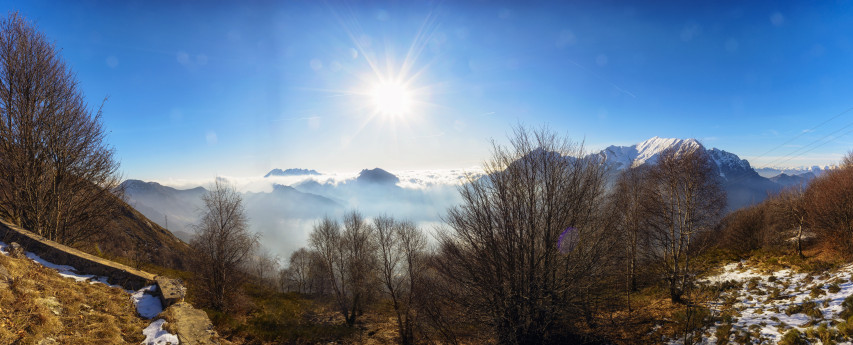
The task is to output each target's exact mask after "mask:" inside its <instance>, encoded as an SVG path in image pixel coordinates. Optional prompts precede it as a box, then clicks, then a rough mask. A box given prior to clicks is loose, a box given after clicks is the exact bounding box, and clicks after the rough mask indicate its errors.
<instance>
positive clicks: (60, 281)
mask: <svg viewBox="0 0 853 345" xmlns="http://www.w3.org/2000/svg"><path fill="white" fill-rule="evenodd" d="M0 265H2V266H4V267H6V268H7V269H8V270H9V273H10V274H11V276H12V278H13V281H12V283H11V284H10V285H9V286H8V287H6V288H3V287H0V344H38V343H39V342H40V341H42V340H44V339H47V338H52V339H53V340H55V341H56V342H57V343H59V344H124V343H135V344H138V343H140V342H142V340H143V339H144V337H143V336H142V329H143V328H144V327H145V326H147V322H146V321H144V320H142V319H140V318H139V317H137V315H136V308H135V307H134V305H133V303H132V302H131V301H130V298H129V296H128V294H127V293H126V292H125V291H123V290H121V289H118V288H111V287H108V286H106V285H103V284H89V283H88V282H82V283H80V282H76V281H74V280H73V279H69V278H63V277H61V276H60V275H59V274H58V273H56V271H54V270H52V269H49V268H46V267H44V266H41V265H39V264H36V263H34V262H32V261H30V260H28V259H13V258H10V257H8V256H6V255H0Z"/></svg>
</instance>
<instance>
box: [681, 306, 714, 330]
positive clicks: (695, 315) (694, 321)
mask: <svg viewBox="0 0 853 345" xmlns="http://www.w3.org/2000/svg"><path fill="white" fill-rule="evenodd" d="M688 309H689V311H690V313H689V315H688ZM673 319H674V320H675V322H676V324H677V325H678V329H679V330H686V331H688V332H692V331H695V330H697V329H700V328H702V327H704V326H705V325H706V324H708V322H709V321H710V320H711V310H710V309H708V308H705V307H701V306H691V307H689V308H684V309H681V310H679V311H677V312H675V314H673Z"/></svg>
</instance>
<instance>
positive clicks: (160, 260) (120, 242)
mask: <svg viewBox="0 0 853 345" xmlns="http://www.w3.org/2000/svg"><path fill="white" fill-rule="evenodd" d="M115 202H117V203H119V207H120V208H121V216H120V217H117V218H116V219H114V220H113V221H112V223H111V226H109V227H107V228H105V229H104V231H103V233H101V234H100V236H97V238H95V239H94V240H93V241H92V243H91V245H90V246H85V247H83V248H81V249H82V250H84V251H88V252H90V253H93V254H96V255H103V256H107V257H122V258H125V260H127V261H131V264H132V265H139V264H141V263H151V264H155V265H158V266H164V267H171V268H177V269H183V268H185V263H186V258H187V253H188V252H189V246H188V245H187V244H186V243H185V242H183V241H181V240H180V239H178V238H177V237H175V235H173V234H172V233H171V232H169V231H168V230H166V229H164V228H163V227H161V226H159V225H158V224H157V223H155V222H152V221H151V220H149V219H148V218H146V217H145V216H144V215H142V213H140V212H139V211H137V210H135V209H134V208H133V207H131V206H130V205H128V204H127V203H126V202H124V201H122V200H119V199H118V198H116V199H115Z"/></svg>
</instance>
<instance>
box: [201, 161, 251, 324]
mask: <svg viewBox="0 0 853 345" xmlns="http://www.w3.org/2000/svg"><path fill="white" fill-rule="evenodd" d="M202 200H203V201H204V209H203V210H202V212H203V214H202V216H201V219H200V220H199V222H198V223H197V224H195V235H194V237H193V239H192V241H190V246H191V247H192V249H193V250H194V254H195V255H194V256H193V257H192V263H191V265H192V268H193V271H194V272H196V276H197V277H198V280H199V284H196V286H198V289H199V295H200V297H201V300H202V301H203V303H204V304H206V305H207V306H209V307H211V308H213V309H215V310H227V309H228V308H229V307H230V306H231V305H230V303H231V302H232V298H233V296H234V292H236V291H239V288H240V287H241V285H242V284H243V283H244V282H245V281H246V279H247V274H246V273H245V272H244V268H245V267H246V264H247V263H248V262H249V261H250V260H251V255H252V253H253V252H254V251H255V249H256V248H257V246H258V236H257V235H256V234H252V233H251V232H249V221H248V219H247V218H246V210H245V209H244V208H243V200H242V198H241V197H240V194H239V193H238V192H237V191H236V190H235V189H234V187H233V186H232V185H230V184H228V183H227V182H224V181H222V180H221V179H218V178H217V179H216V181H215V182H214V184H213V186H211V188H210V189H209V191H208V192H207V193H206V194H205V195H204V196H203V197H202Z"/></svg>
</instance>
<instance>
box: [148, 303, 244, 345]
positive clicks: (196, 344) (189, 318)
mask: <svg viewBox="0 0 853 345" xmlns="http://www.w3.org/2000/svg"><path fill="white" fill-rule="evenodd" d="M160 315H162V316H163V318H165V319H166V321H167V322H168V324H167V327H168V331H169V332H171V333H173V334H175V335H177V336H178V340H179V341H180V342H181V344H182V345H211V344H215V345H220V344H222V345H227V344H229V343H228V342H227V341H225V340H221V339H219V334H217V333H216V331H214V330H213V323H211V322H210V319H209V318H208V317H207V314H206V313H205V312H204V311H203V310H200V309H196V308H193V306H191V305H190V304H189V303H187V302H178V303H175V304H173V305H172V306H170V307H169V308H167V309H166V310H165V311H164V312H163V314H160Z"/></svg>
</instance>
